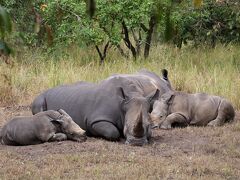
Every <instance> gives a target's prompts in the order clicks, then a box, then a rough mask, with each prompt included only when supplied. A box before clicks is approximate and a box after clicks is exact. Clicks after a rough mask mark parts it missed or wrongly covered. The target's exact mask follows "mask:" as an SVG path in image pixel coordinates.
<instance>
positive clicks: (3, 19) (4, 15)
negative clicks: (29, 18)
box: [0, 6, 12, 55]
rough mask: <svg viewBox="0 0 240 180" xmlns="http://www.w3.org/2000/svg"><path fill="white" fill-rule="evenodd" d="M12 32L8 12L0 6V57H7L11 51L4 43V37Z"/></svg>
mask: <svg viewBox="0 0 240 180" xmlns="http://www.w3.org/2000/svg"><path fill="white" fill-rule="evenodd" d="M11 32H12V22H11V18H10V15H9V14H8V12H7V11H6V10H5V9H4V8H3V7H2V6H0V33H1V39H0V55H1V54H4V55H9V54H10V53H11V52H12V50H11V48H10V47H9V46H8V44H7V43H6V41H5V40H4V39H5V36H6V34H8V33H11Z"/></svg>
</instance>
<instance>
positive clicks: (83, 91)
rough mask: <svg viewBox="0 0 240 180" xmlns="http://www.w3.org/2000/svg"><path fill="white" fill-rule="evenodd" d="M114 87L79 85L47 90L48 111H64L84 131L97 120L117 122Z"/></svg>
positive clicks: (117, 113) (90, 84) (91, 84)
mask: <svg viewBox="0 0 240 180" xmlns="http://www.w3.org/2000/svg"><path fill="white" fill-rule="evenodd" d="M114 89H116V87H114V88H113V86H111V85H109V84H106V85H102V84H93V83H81V84H73V85H66V86H59V87H56V88H53V89H50V90H48V91H47V92H46V93H45V95H44V96H45V99H46V104H47V109H48V110H50V109H51V110H57V109H64V110H65V111H66V112H67V113H68V114H69V115H70V116H71V117H72V119H73V120H74V121H75V122H76V123H77V124H78V125H79V126H80V127H81V128H82V129H84V130H89V129H90V128H91V125H92V124H93V123H95V122H96V121H99V120H106V121H111V122H113V123H115V122H117V121H118V120H117V118H118V117H119V106H118V102H119V101H118V99H117V97H116V91H115V90H114Z"/></svg>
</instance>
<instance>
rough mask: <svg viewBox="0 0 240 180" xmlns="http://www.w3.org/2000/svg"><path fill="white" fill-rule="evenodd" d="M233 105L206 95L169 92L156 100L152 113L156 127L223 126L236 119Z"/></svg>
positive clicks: (220, 98)
mask: <svg viewBox="0 0 240 180" xmlns="http://www.w3.org/2000/svg"><path fill="white" fill-rule="evenodd" d="M234 116H235V111H234V108H233V106H232V104H231V103H230V102H229V101H228V100H226V99H225V98H223V97H219V96H214V95H208V94H205V93H195V94H188V93H185V92H179V91H176V92H174V91H169V92H167V93H165V94H163V95H162V96H161V97H160V99H159V100H156V101H155V102H154V105H153V111H152V112H151V119H152V121H153V122H155V124H156V126H155V127H158V126H159V127H160V128H162V129H170V128H171V127H172V126H173V125H177V126H187V125H195V126H206V125H208V126H221V125H223V124H224V123H226V122H230V121H232V120H233V119H234Z"/></svg>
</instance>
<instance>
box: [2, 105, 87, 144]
mask: <svg viewBox="0 0 240 180" xmlns="http://www.w3.org/2000/svg"><path fill="white" fill-rule="evenodd" d="M0 134H1V136H0V141H1V144H5V145H33V144H40V143H44V142H47V141H63V140H66V139H70V140H74V141H78V142H81V141H84V140H85V139H86V136H85V131H84V130H82V129H81V128H80V127H79V126H78V125H77V124H76V123H75V122H74V121H73V120H72V118H71V117H70V116H69V115H68V114H67V113H66V112H65V111H64V110H62V109H60V110H59V111H54V110H49V111H45V112H40V113H38V114H35V115H33V116H20V117H15V118H13V119H12V120H10V121H9V122H8V123H7V124H5V125H4V126H3V128H2V130H1V132H0Z"/></svg>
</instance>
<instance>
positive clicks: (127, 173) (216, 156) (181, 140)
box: [0, 106, 240, 179]
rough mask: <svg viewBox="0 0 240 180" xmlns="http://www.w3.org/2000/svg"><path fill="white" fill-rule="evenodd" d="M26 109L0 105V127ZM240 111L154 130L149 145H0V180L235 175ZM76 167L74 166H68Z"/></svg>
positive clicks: (239, 171) (93, 141) (92, 141)
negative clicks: (208, 122) (213, 122)
mask: <svg viewBox="0 0 240 180" xmlns="http://www.w3.org/2000/svg"><path fill="white" fill-rule="evenodd" d="M19 115H31V112H30V110H29V107H27V106H14V107H3V108H0V126H2V125H3V124H4V123H5V122H6V121H8V120H9V119H11V118H12V117H14V116H19ZM239 139H240V112H237V113H236V118H235V121H234V122H233V123H231V124H226V125H225V126H223V127H215V128H211V127H187V128H176V129H173V130H154V131H153V138H152V140H151V143H150V144H149V145H146V146H143V147H134V146H128V145H125V144H124V140H122V141H120V142H109V141H106V140H103V139H98V138H88V139H87V141H86V142H83V143H76V142H72V141H64V142H54V143H44V144H39V145H32V146H3V145H0V155H1V157H2V158H0V179H5V178H6V179H9V178H10V179H19V178H23V179H32V178H37V179H41V178H43V179H45V178H47V179H55V178H63V179H69V178H70V179H76V178H77V179H79V178H81V179H88V178H90V179H99V178H104V179H106V178H107V179H125V178H127V179H135V178H136V179H139V178H140V179H146V178H147V179H156V178H164V179H176V178H177V179H186V178H187V179H189V178H191V179H195V178H197V179H198V178H203V179H219V178H220V179H238V178H239V177H240V140H239ZM73 169H75V170H73Z"/></svg>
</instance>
